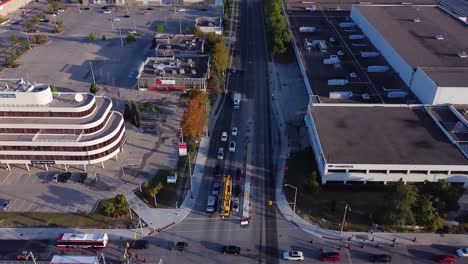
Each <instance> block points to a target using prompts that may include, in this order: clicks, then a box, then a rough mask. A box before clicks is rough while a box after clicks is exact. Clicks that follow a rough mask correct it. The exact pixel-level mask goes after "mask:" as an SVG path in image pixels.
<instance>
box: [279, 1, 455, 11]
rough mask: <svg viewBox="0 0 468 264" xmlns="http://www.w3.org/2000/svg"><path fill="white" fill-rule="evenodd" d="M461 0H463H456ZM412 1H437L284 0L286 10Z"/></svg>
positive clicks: (425, 3) (338, 7)
mask: <svg viewBox="0 0 468 264" xmlns="http://www.w3.org/2000/svg"><path fill="white" fill-rule="evenodd" d="M446 1H455V0H446ZM458 1H463V0H458ZM403 2H405V3H412V4H414V5H436V4H437V1H435V0H367V1H359V0H315V1H304V0H288V1H287V2H286V4H287V9H288V10H295V11H307V10H309V11H310V10H311V9H314V8H315V9H319V8H320V9H321V10H324V11H325V10H326V11H332V10H333V11H337V10H345V11H346V10H347V11H349V10H350V9H351V6H352V5H357V4H360V3H361V4H363V3H371V4H373V5H399V4H401V3H403Z"/></svg>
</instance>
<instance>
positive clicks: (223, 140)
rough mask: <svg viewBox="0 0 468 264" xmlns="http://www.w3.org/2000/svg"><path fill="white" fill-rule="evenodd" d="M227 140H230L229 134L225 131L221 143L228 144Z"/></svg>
mask: <svg viewBox="0 0 468 264" xmlns="http://www.w3.org/2000/svg"><path fill="white" fill-rule="evenodd" d="M227 140H228V135H227V132H226V131H223V133H221V142H227Z"/></svg>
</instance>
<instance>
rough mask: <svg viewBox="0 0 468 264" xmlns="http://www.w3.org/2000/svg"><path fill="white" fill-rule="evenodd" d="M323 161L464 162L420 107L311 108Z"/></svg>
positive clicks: (465, 161) (451, 163) (359, 162)
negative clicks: (323, 157)
mask: <svg viewBox="0 0 468 264" xmlns="http://www.w3.org/2000/svg"><path fill="white" fill-rule="evenodd" d="M311 113H312V116H313V118H314V122H315V126H316V128H317V132H318V137H319V139H320V144H321V146H322V149H323V152H324V155H325V159H326V161H327V163H331V164H414V165H468V160H467V159H466V158H465V156H464V155H463V154H462V152H461V151H460V150H459V149H458V148H457V147H456V146H455V145H453V144H452V143H451V142H450V141H449V139H448V138H447V137H446V136H445V134H444V133H443V132H442V130H441V129H440V128H439V127H438V126H437V124H436V123H435V122H434V121H433V120H432V119H431V117H430V116H429V114H428V113H427V112H426V111H425V109H424V108H422V107H415V108H409V107H399V106H397V107H390V106H388V105H387V106H364V105H363V106H356V105H353V106H342V105H340V106H335V105H326V104H325V105H324V104H318V105H315V106H313V107H311Z"/></svg>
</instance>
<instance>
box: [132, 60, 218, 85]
mask: <svg viewBox="0 0 468 264" xmlns="http://www.w3.org/2000/svg"><path fill="white" fill-rule="evenodd" d="M209 68H210V59H209V56H208V55H175V56H173V57H149V58H147V59H146V60H145V61H144V62H143V63H142V64H141V65H140V66H139V67H138V76H137V84H138V89H139V90H150V91H185V90H187V89H199V90H203V91H205V90H206V81H207V79H208V75H209Z"/></svg>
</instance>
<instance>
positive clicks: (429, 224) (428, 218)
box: [415, 197, 443, 231]
mask: <svg viewBox="0 0 468 264" xmlns="http://www.w3.org/2000/svg"><path fill="white" fill-rule="evenodd" d="M415 209H416V214H415V215H416V222H417V223H418V224H419V225H422V226H424V227H425V228H426V229H427V230H429V231H436V230H438V229H440V228H441V227H442V225H443V220H442V218H440V217H439V213H438V212H437V209H436V208H435V207H434V206H433V205H432V201H431V200H430V199H428V198H426V197H422V198H421V199H420V200H419V201H418V205H417V207H416V208H415Z"/></svg>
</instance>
